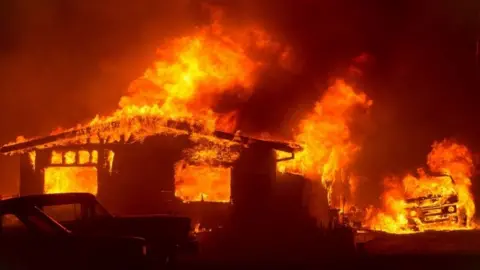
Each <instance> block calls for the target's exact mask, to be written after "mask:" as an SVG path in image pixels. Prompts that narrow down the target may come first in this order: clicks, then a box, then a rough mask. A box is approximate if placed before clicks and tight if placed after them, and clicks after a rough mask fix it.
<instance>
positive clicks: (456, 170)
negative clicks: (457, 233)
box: [366, 140, 475, 233]
mask: <svg viewBox="0 0 480 270" xmlns="http://www.w3.org/2000/svg"><path fill="white" fill-rule="evenodd" d="M427 165H428V167H429V169H430V170H431V171H432V172H433V173H437V174H439V175H431V174H427V173H426V172H425V170H424V169H418V170H417V174H418V177H415V176H413V175H412V174H408V175H406V176H405V177H403V178H401V179H400V178H399V177H389V178H386V179H385V181H384V183H385V192H384V194H383V196H382V198H383V209H382V210H377V213H376V214H373V215H371V217H367V218H366V220H367V222H366V223H367V225H368V226H369V227H370V228H371V229H375V230H382V231H386V232H389V233H413V232H416V231H425V230H463V229H472V228H474V227H475V224H474V222H473V217H474V215H475V203H474V198H473V195H472V193H471V190H470V188H471V185H472V182H471V179H470V177H471V176H472V174H473V171H474V166H473V160H472V154H471V152H470V151H469V150H468V148H467V147H466V146H465V145H462V144H458V143H456V142H454V141H451V140H443V141H441V142H435V143H434V144H433V145H432V150H431V152H430V153H429V154H428V156H427ZM416 198H423V199H421V200H418V199H417V200H415V199H416ZM450 198H458V201H457V200H456V202H455V201H454V203H452V202H450V201H449V199H450ZM412 199H413V200H412ZM450 206H452V207H450ZM447 207H450V208H447ZM455 207H456V208H455ZM428 208H430V209H433V210H429V211H440V210H435V209H438V208H442V209H449V210H448V212H444V213H446V217H447V218H446V220H445V221H444V220H437V221H438V222H432V223H430V222H423V221H422V217H421V216H420V215H422V214H421V213H420V212H419V211H418V210H416V209H428ZM409 209H410V210H409ZM450 210H451V213H450ZM450 217H451V218H450ZM455 217H457V218H455ZM463 221H464V222H463ZM412 222H413V224H414V226H412ZM463 223H464V224H463Z"/></svg>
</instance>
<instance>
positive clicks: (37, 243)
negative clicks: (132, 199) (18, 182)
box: [0, 197, 148, 269]
mask: <svg viewBox="0 0 480 270" xmlns="http://www.w3.org/2000/svg"><path fill="white" fill-rule="evenodd" d="M0 218H1V226H0V269H142V268H145V267H148V261H147V257H146V254H147V245H146V241H145V239H142V238H138V237H111V236H81V235H75V234H73V233H72V232H70V231H69V230H68V229H66V228H65V227H63V226H62V225H61V224H59V223H58V222H57V221H55V220H54V219H52V218H51V217H50V216H48V215H46V214H45V213H44V212H43V211H42V210H41V209H39V208H38V207H36V206H35V205H33V204H30V203H29V202H28V201H25V200H24V198H22V197H20V198H15V199H8V200H4V201H0Z"/></svg>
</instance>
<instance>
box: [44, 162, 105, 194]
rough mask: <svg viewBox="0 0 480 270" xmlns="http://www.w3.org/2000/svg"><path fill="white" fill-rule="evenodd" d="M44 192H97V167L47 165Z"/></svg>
mask: <svg viewBox="0 0 480 270" xmlns="http://www.w3.org/2000/svg"><path fill="white" fill-rule="evenodd" d="M44 179H45V185H44V192H45V193H46V194H50V193H66V192H88V193H92V194H97V189H98V184H97V168H95V167H47V168H45V178H44Z"/></svg>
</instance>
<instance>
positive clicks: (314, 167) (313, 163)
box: [278, 80, 372, 207]
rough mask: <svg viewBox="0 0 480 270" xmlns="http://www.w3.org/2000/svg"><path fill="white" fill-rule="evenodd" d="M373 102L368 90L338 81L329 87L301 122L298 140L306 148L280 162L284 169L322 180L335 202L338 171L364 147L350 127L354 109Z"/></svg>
mask: <svg viewBox="0 0 480 270" xmlns="http://www.w3.org/2000/svg"><path fill="white" fill-rule="evenodd" d="M371 104H372V101H371V100H369V99H368V98H367V96H366V95H365V94H364V93H358V94H357V93H356V92H355V91H354V89H353V87H352V86H350V85H348V84H347V83H345V82H344V81H343V80H337V81H336V82H335V84H334V85H333V86H331V87H330V88H328V90H327V92H326V93H325V94H324V96H323V97H322V99H321V100H320V101H319V102H317V103H316V105H315V109H314V111H313V112H312V113H310V114H309V115H308V116H307V117H306V118H305V119H304V120H303V121H302V122H301V123H300V128H299V133H298V134H297V136H296V137H295V141H297V142H299V143H303V147H304V150H303V151H302V152H300V153H298V154H296V155H295V159H293V160H289V161H287V162H281V163H279V164H278V170H279V171H280V172H292V173H298V174H302V175H305V176H306V177H307V178H309V179H311V180H312V181H319V182H321V183H322V186H323V187H324V188H325V189H326V190H327V196H328V203H329V205H330V206H332V207H333V205H332V204H333V203H332V187H333V183H334V181H335V180H336V178H337V176H336V174H337V173H338V171H339V170H340V169H343V168H346V167H347V166H348V165H349V163H350V162H351V161H352V159H353V158H354V156H355V154H356V153H357V152H358V150H359V149H360V147H359V146H358V145H357V144H355V143H353V142H352V140H351V134H350V130H349V127H348V125H349V122H350V120H351V116H352V109H353V108H354V107H355V106H361V107H364V108H369V107H370V106H371Z"/></svg>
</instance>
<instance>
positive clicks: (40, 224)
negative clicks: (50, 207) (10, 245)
mask: <svg viewBox="0 0 480 270" xmlns="http://www.w3.org/2000/svg"><path fill="white" fill-rule="evenodd" d="M18 218H19V219H20V220H21V221H22V222H24V223H25V225H27V226H28V227H29V228H31V229H32V230H34V231H36V232H38V233H41V234H49V235H56V234H68V233H69V231H68V230H67V229H65V228H64V227H63V226H62V225H60V224H59V223H58V222H56V221H55V220H53V219H52V218H50V217H49V216H48V215H46V214H45V213H44V212H43V211H42V210H40V209H39V208H38V207H28V209H23V210H22V211H21V212H19V214H18Z"/></svg>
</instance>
